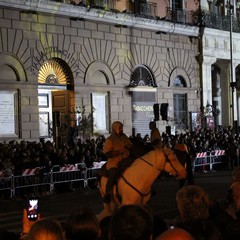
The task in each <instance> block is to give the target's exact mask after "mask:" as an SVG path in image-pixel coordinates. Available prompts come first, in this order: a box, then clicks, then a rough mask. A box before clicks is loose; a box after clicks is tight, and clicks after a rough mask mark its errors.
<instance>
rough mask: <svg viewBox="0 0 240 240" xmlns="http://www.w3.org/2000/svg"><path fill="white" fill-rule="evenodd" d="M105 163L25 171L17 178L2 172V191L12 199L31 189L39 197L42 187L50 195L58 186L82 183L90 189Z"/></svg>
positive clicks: (0, 179)
mask: <svg viewBox="0 0 240 240" xmlns="http://www.w3.org/2000/svg"><path fill="white" fill-rule="evenodd" d="M104 163H105V162H99V163H95V164H94V165H93V167H92V168H86V165H85V164H84V163H79V164H70V165H64V166H59V165H55V166H53V167H52V168H51V170H50V171H46V169H45V168H44V167H37V168H34V169H25V170H23V172H22V175H18V176H15V175H13V174H12V173H8V175H9V176H6V172H1V171H0V191H5V194H6V193H7V194H8V195H10V197H15V196H17V195H18V194H19V192H20V189H29V191H30V192H31V193H32V194H34V195H37V194H38V193H39V190H40V188H41V187H45V190H47V191H48V192H49V194H53V193H54V191H55V186H56V184H62V183H70V184H72V183H76V182H81V183H82V185H83V187H84V188H88V184H89V181H90V180H95V179H96V178H97V174H98V172H99V170H100V169H101V166H102V165H103V164H104Z"/></svg>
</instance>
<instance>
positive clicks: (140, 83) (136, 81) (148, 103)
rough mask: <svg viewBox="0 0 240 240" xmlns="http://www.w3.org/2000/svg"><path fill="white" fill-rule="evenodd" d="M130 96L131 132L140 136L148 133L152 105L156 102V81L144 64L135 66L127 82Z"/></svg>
mask: <svg viewBox="0 0 240 240" xmlns="http://www.w3.org/2000/svg"><path fill="white" fill-rule="evenodd" d="M129 87H130V91H131V96H132V121H133V122H132V128H133V129H132V134H133V135H136V134H137V133H140V134H141V135H142V137H144V136H145V135H146V134H149V133H150V130H149V122H151V121H153V119H154V114H153V105H154V103H156V87H157V85H156V82H155V78H154V76H153V73H152V72H151V71H150V69H149V68H148V67H147V66H145V65H140V66H137V67H136V68H135V69H134V70H133V72H132V75H131V78H130V83H129Z"/></svg>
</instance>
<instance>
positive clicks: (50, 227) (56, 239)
mask: <svg viewBox="0 0 240 240" xmlns="http://www.w3.org/2000/svg"><path fill="white" fill-rule="evenodd" d="M26 239H27V240H64V234H63V230H62V226H61V224H60V223H59V222H57V221H55V220H52V219H41V220H38V221H36V222H35V223H34V224H33V225H32V227H31V229H30V231H29V234H28V235H27V238H26Z"/></svg>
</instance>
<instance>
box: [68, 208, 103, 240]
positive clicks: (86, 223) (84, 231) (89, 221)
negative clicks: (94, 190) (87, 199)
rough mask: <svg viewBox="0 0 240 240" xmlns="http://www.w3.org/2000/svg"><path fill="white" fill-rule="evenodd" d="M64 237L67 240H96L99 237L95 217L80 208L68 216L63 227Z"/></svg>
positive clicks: (87, 210)
mask: <svg viewBox="0 0 240 240" xmlns="http://www.w3.org/2000/svg"><path fill="white" fill-rule="evenodd" d="M65 235H66V238H67V239H69V240H79V239H87V240H96V239H98V237H99V222H98V219H97V216H96V215H95V214H94V213H93V211H92V210H90V209H88V208H84V207H83V208H80V209H77V210H75V211H74V212H73V213H71V214H70V216H69V218H68V219H67V222H66V225H65Z"/></svg>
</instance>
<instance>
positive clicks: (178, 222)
mask: <svg viewBox="0 0 240 240" xmlns="http://www.w3.org/2000/svg"><path fill="white" fill-rule="evenodd" d="M161 137H162V145H163V146H164V147H170V148H171V146H172V145H174V143H175V142H176V141H177V142H181V143H185V144H186V145H187V146H188V148H189V151H190V154H191V155H192V156H193V157H195V156H196V153H197V152H205V151H214V150H217V149H222V150H225V151H226V152H227V154H228V155H229V158H228V161H229V162H228V165H227V167H229V168H230V169H232V170H233V175H232V176H233V177H232V182H231V183H229V191H228V194H227V196H226V201H225V204H224V205H220V204H219V203H218V202H217V201H215V200H214V199H210V198H209V196H208V194H207V192H205V190H204V189H203V188H202V187H200V186H197V185H196V184H193V185H188V186H184V187H182V188H181V189H179V191H178V192H177V193H176V204H177V207H178V212H179V215H178V216H176V218H175V219H174V221H173V222H172V225H171V226H170V224H169V222H165V220H164V219H162V218H161V216H160V215H159V214H158V215H156V214H155V213H154V212H153V211H152V209H150V207H149V206H140V205H126V206H123V207H120V208H119V209H117V210H116V211H115V213H114V214H113V215H112V216H107V217H106V218H103V219H98V218H97V215H95V214H94V213H93V212H92V210H91V209H86V208H80V209H76V210H74V211H73V212H72V213H71V214H70V215H69V217H68V218H67V219H66V221H64V222H61V223H59V222H58V221H57V220H56V219H40V216H39V217H38V219H37V220H36V221H35V222H34V221H31V222H30V221H29V220H28V219H27V215H26V210H25V209H24V214H23V236H21V238H23V239H26V240H27V239H29V240H30V239H31V240H41V239H49V240H70V239H71V240H74V239H89V240H91V239H92V240H118V239H129V240H148V239H149V240H150V239H152V240H161V239H162V240H164V239H169V240H171V239H176V237H178V239H189V240H190V239H195V240H200V239H205V240H225V239H228V240H231V239H240V194H239V192H240V167H238V165H239V164H238V155H237V152H238V151H237V149H238V148H239V147H238V144H239V135H238V134H233V132H232V130H231V128H216V129H214V130H213V129H202V130H200V131H199V132H197V133H196V132H189V133H188V132H187V133H184V134H183V133H181V134H176V135H172V136H169V135H168V134H167V133H162V134H161ZM130 139H131V140H132V141H133V143H136V142H139V141H140V142H141V143H143V144H148V143H149V137H148V136H147V135H146V136H144V137H143V138H142V137H141V135H140V134H137V135H136V137H130ZM104 141H105V138H104V137H103V136H101V137H99V138H98V139H97V140H93V139H92V140H87V141H86V142H84V143H83V142H82V141H81V140H80V139H79V140H78V142H77V143H76V144H74V145H71V146H68V145H64V146H63V147H62V148H61V149H56V148H55V145H54V143H53V142H50V141H47V142H45V143H43V142H39V143H37V142H26V141H21V142H20V143H18V142H17V141H11V142H8V143H5V142H4V143H1V144H0V159H1V162H0V164H1V169H6V170H7V169H10V170H11V171H13V172H14V174H21V171H22V170H23V169H25V168H31V167H36V166H44V167H45V168H51V167H52V166H54V165H64V164H76V163H81V162H85V164H86V165H87V166H88V167H91V166H92V164H93V162H94V161H104V160H106V159H105V158H104V156H103V154H102V149H103V144H104ZM232 149H234V151H235V154H234V159H231V157H232V156H233V155H232V153H231V151H232ZM19 238H20V236H19V235H18V234H15V233H12V232H8V231H6V230H1V231H0V239H16V240H17V239H19Z"/></svg>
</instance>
